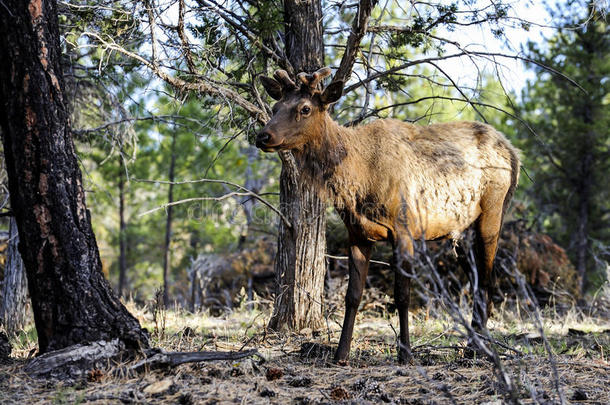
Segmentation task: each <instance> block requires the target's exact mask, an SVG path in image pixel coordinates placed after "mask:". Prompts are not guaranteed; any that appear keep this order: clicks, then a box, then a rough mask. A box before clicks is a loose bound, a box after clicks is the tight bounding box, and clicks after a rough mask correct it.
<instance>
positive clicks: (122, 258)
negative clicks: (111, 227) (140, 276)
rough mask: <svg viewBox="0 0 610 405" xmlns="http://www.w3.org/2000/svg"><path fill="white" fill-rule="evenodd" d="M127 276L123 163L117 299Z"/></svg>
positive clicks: (121, 169)
mask: <svg viewBox="0 0 610 405" xmlns="http://www.w3.org/2000/svg"><path fill="white" fill-rule="evenodd" d="M126 275H127V224H126V223H125V174H124V173H123V163H122V160H121V167H120V173H119V288H118V290H119V294H118V295H119V297H122V296H123V289H124V288H125V277H126Z"/></svg>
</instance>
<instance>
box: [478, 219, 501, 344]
mask: <svg viewBox="0 0 610 405" xmlns="http://www.w3.org/2000/svg"><path fill="white" fill-rule="evenodd" d="M496 211H497V212H496ZM501 227H502V212H501V211H500V210H493V211H491V212H489V211H487V212H485V211H484V212H483V213H482V214H481V216H480V217H479V219H478V220H477V223H476V228H475V245H474V248H475V259H476V265H477V272H476V276H477V277H476V278H475V275H474V274H473V276H472V277H473V279H472V280H471V284H472V288H473V291H472V296H473V308H472V323H471V326H472V328H473V329H474V330H475V331H476V332H480V331H482V330H484V329H485V328H486V327H487V318H488V316H489V313H490V310H491V299H490V298H491V297H490V294H491V288H492V273H493V264H494V259H495V257H496V249H497V247H498V239H499V237H500V228H501Z"/></svg>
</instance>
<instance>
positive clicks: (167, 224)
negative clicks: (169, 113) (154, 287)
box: [163, 133, 176, 308]
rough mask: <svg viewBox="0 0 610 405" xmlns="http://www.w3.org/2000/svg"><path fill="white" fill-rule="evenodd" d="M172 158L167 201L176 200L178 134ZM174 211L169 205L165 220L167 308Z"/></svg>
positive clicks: (165, 301) (164, 297)
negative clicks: (175, 173) (175, 174)
mask: <svg viewBox="0 0 610 405" xmlns="http://www.w3.org/2000/svg"><path fill="white" fill-rule="evenodd" d="M171 148H172V149H171V158H170V162H169V182H170V183H169V189H168V191H167V203H168V204H171V203H173V202H174V183H173V182H174V177H175V176H174V172H175V168H176V134H175V133H174V134H173V135H172V146H171ZM172 211H173V207H172V206H171V205H169V206H168V207H167V218H166V222H165V242H164V244H163V305H165V308H167V306H168V305H169V291H168V290H169V270H170V267H171V258H172V257H171V253H172V252H171V250H170V247H171V246H170V245H171V243H172Z"/></svg>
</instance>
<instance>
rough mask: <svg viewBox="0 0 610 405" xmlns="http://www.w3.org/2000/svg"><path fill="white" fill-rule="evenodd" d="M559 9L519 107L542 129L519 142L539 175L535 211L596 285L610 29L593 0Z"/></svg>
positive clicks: (606, 212)
mask: <svg viewBox="0 0 610 405" xmlns="http://www.w3.org/2000/svg"><path fill="white" fill-rule="evenodd" d="M553 14H554V18H555V19H556V21H559V22H560V24H561V28H560V29H559V30H558V31H557V33H556V34H555V35H553V36H552V37H550V38H548V39H547V40H546V41H545V42H543V43H541V44H535V43H529V45H528V47H527V49H526V53H527V54H528V56H529V57H530V58H531V59H532V60H535V61H537V62H539V63H540V65H530V66H529V67H530V68H532V69H534V71H535V72H536V78H535V79H534V80H530V81H528V83H527V87H526V88H525V89H524V90H523V94H522V98H523V101H522V105H521V106H520V108H519V109H520V113H521V114H522V115H523V116H524V117H525V118H526V119H527V121H528V122H529V123H531V126H532V129H533V130H534V131H535V132H536V135H535V136H534V135H532V134H531V133H528V132H527V131H523V132H522V139H521V142H520V145H519V146H520V147H521V148H522V149H523V150H524V159H525V167H526V168H527V170H528V171H529V173H530V176H531V177H532V180H533V184H532V185H531V187H529V188H528V197H529V198H530V199H531V200H530V206H529V207H530V211H531V212H530V215H531V216H532V217H533V218H535V219H536V220H537V221H538V223H539V225H540V227H541V228H542V229H543V230H545V231H546V232H548V233H549V234H551V235H552V236H553V237H554V238H555V239H556V240H557V241H559V243H560V244H561V245H562V246H564V247H566V248H568V252H569V253H570V257H571V259H572V261H573V262H574V263H575V265H576V266H577V267H578V268H579V270H580V271H581V272H582V275H583V276H585V278H588V280H589V285H590V286H591V287H595V286H598V285H599V284H600V282H601V281H603V277H604V275H605V266H606V265H605V263H604V260H606V261H607V260H608V246H609V245H610V202H609V201H610V188H609V187H608V185H607V176H608V173H609V170H610V155H609V146H610V136H609V135H610V130H609V128H610V108H609V103H610V80H609V77H610V30H609V27H608V21H607V19H606V16H605V15H603V14H601V12H600V11H599V10H595V9H594V8H593V2H585V1H570V2H567V3H566V4H564V5H562V6H561V7H560V8H558V9H557V10H556V11H554V12H553ZM547 68H551V69H554V70H555V71H556V72H561V75H560V74H556V73H551V72H549V70H548V69H547ZM564 76H567V78H569V80H568V79H567V78H566V77H564ZM583 254H584V257H583V256H581V255H583Z"/></svg>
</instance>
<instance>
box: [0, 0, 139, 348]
mask: <svg viewBox="0 0 610 405" xmlns="http://www.w3.org/2000/svg"><path fill="white" fill-rule="evenodd" d="M0 27H1V28H0V34H1V35H2V37H3V38H4V40H5V46H3V47H2V50H1V51H0V56H1V57H2V58H3V60H5V61H7V63H4V64H2V67H1V68H0V82H1V85H0V96H1V99H2V100H3V108H2V111H1V113H0V124H1V126H2V133H3V142H4V152H5V161H6V170H7V173H8V178H9V192H10V195H11V206H12V208H13V211H14V215H15V218H16V221H17V227H18V229H19V235H20V236H21V239H20V244H19V251H20V253H21V256H22V258H23V261H24V264H25V268H26V272H27V276H28V287H29V290H30V297H31V299H32V308H33V312H34V319H35V323H36V329H37V332H38V343H39V351H40V352H41V353H43V352H47V351H51V350H55V349H60V348H63V347H66V346H69V345H72V344H75V343H82V342H87V341H94V340H100V339H112V338H120V339H121V340H123V341H124V342H125V343H126V344H127V345H128V346H129V347H132V348H138V347H142V346H147V345H148V336H147V333H146V332H145V331H144V330H142V329H141V328H140V325H139V323H138V321H137V320H136V319H135V318H134V317H133V316H131V315H130V314H129V312H127V310H126V309H125V307H123V305H121V303H120V302H119V301H118V299H117V298H116V296H115V295H114V293H113V292H112V290H111V289H110V286H109V284H108V282H107V281H106V280H105V279H104V277H103V275H102V273H101V261H100V258H99V253H98V250H97V245H96V241H95V236H94V234H93V231H92V229H91V223H90V215H89V212H88V210H87V208H86V206H85V198H84V189H83V186H82V180H81V173H80V169H79V167H78V163H77V159H76V156H75V153H74V146H73V142H72V138H71V130H70V122H69V115H68V109H67V108H66V102H65V99H64V90H63V81H64V79H63V72H62V67H61V64H60V47H59V30H58V19H57V9H56V3H55V2H54V1H45V2H41V1H33V2H31V3H29V4H25V3H22V2H14V1H10V2H4V3H3V7H1V8H0Z"/></svg>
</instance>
